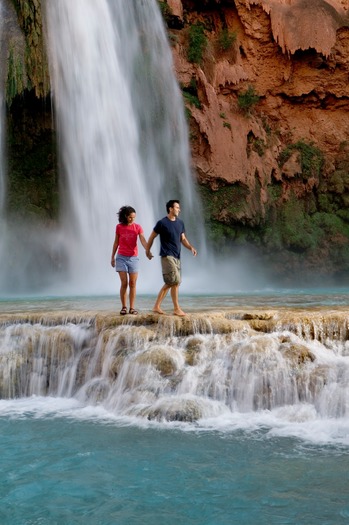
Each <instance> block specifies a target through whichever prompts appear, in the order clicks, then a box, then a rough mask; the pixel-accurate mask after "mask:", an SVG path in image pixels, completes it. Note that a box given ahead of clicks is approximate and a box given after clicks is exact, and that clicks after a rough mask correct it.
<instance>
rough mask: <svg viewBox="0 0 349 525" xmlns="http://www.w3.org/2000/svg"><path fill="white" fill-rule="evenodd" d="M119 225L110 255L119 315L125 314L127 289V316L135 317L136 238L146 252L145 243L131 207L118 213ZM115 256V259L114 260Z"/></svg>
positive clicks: (123, 208)
mask: <svg viewBox="0 0 349 525" xmlns="http://www.w3.org/2000/svg"><path fill="white" fill-rule="evenodd" d="M118 216H119V224H117V226H116V232H115V240H114V244H113V250H112V254H111V265H112V267H113V268H115V270H116V271H117V272H118V273H119V276H120V281H121V286H120V299H121V305H122V308H121V310H120V315H126V314H127V287H128V286H129V288H130V294H129V296H130V309H129V311H128V313H129V314H133V315H137V314H138V312H137V310H135V309H134V306H135V299H136V282H137V277H138V266H139V259H138V246H137V240H138V237H139V239H140V241H141V243H142V246H143V248H144V249H145V250H146V248H147V241H146V240H145V238H144V235H143V229H142V226H140V225H139V224H136V223H135V222H134V221H135V218H136V210H135V209H134V208H132V206H123V207H122V208H120V210H119V212H118ZM115 254H117V255H116V258H115Z"/></svg>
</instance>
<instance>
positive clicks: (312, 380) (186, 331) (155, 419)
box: [0, 292, 349, 525]
mask: <svg viewBox="0 0 349 525" xmlns="http://www.w3.org/2000/svg"><path fill="white" fill-rule="evenodd" d="M346 298H347V295H346V293H345V292H343V293H336V294H330V295H326V296H325V295H323V296H320V295H317V296H315V295H311V294H308V293H302V294H298V295H297V294H295V295H293V296H292V295H291V294H282V293H281V294H279V295H278V294H270V295H268V294H263V295H260V294H256V295H255V296H247V295H246V296H245V295H243V294H240V295H236V296H231V297H223V296H222V297H213V296H211V297H205V298H203V297H182V304H183V306H185V308H186V309H187V311H188V312H190V313H189V315H188V317H186V318H184V319H181V318H177V317H174V316H172V315H166V316H158V315H155V314H153V313H152V312H151V311H150V308H151V305H152V303H153V299H154V298H153V297H148V296H144V297H139V298H138V300H139V306H140V310H141V313H140V315H138V316H136V317H134V316H126V317H125V318H122V317H120V316H119V315H118V313H115V298H111V297H110V298H75V299H74V298H60V299H57V298H37V299H33V298H22V299H17V300H10V299H8V300H3V301H1V303H0V390H1V400H0V440H1V443H2V470H3V473H4V474H3V476H2V479H1V480H0V496H1V499H2V505H1V508H0V518H1V523H3V524H4V525H24V524H34V523H35V524H37V523H40V524H41V525H42V524H45V525H52V524H57V525H61V524H65V523H67V524H68V523H69V525H70V524H82V523H84V524H86V523H89V524H93V525H94V524H96V523H103V525H108V524H110V525H112V524H115V523H117V524H118V525H124V524H125V525H126V524H127V525H130V524H135V525H136V524H137V525H138V524H139V523H142V524H144V525H153V524H162V523H167V524H169V525H172V524H173V525H175V524H177V523H178V521H180V522H182V523H186V524H187V523H188V524H193V525H206V524H207V525H213V524H214V525H216V524H219V525H231V523H239V524H241V525H252V524H253V525H254V524H257V523H258V525H270V524H272V525H282V524H296V523H297V524H304V525H317V524H318V523H321V524H327V525H342V524H343V525H344V524H345V523H347V522H348V519H349V507H348V501H347V487H348V483H349V478H348V472H349V455H348V451H349V446H348V445H349V417H348V412H349V390H348V385H349V345H348V341H347V340H348V333H349V307H348V306H346V304H347V302H346ZM165 307H166V309H169V307H168V305H166V304H165ZM169 311H170V310H169Z"/></svg>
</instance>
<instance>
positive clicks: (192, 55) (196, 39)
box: [187, 23, 207, 64]
mask: <svg viewBox="0 0 349 525" xmlns="http://www.w3.org/2000/svg"><path fill="white" fill-rule="evenodd" d="M206 47H207V37H206V35H205V28H204V26H203V24H200V23H196V24H193V25H192V26H190V28H189V45H188V51H187V57H188V60H189V62H192V63H194V64H200V63H201V62H202V57H203V54H204V51H205V49H206Z"/></svg>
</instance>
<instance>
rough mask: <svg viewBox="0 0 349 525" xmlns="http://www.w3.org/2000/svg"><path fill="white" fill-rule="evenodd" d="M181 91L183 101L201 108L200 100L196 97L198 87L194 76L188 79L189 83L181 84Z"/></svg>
mask: <svg viewBox="0 0 349 525" xmlns="http://www.w3.org/2000/svg"><path fill="white" fill-rule="evenodd" d="M182 93H183V97H184V100H185V102H187V103H188V104H190V105H191V106H195V107H196V108H198V109H201V102H200V100H199V97H198V89H197V85H196V81H195V78H192V79H191V80H190V84H189V85H188V86H182Z"/></svg>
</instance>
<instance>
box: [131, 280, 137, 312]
mask: <svg viewBox="0 0 349 525" xmlns="http://www.w3.org/2000/svg"><path fill="white" fill-rule="evenodd" d="M137 278H138V273H130V274H129V287H130V309H134V307H135V301H136V284H137Z"/></svg>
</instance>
